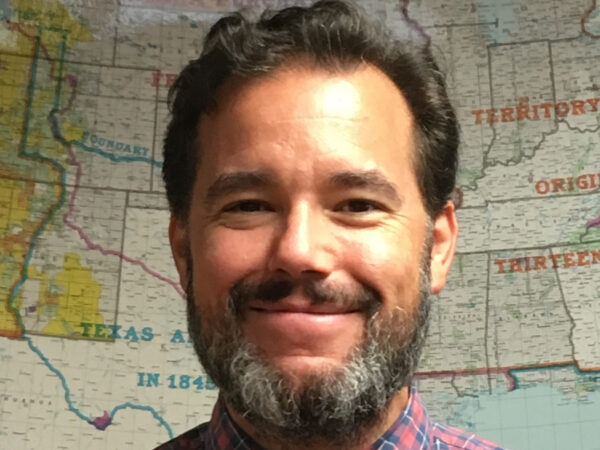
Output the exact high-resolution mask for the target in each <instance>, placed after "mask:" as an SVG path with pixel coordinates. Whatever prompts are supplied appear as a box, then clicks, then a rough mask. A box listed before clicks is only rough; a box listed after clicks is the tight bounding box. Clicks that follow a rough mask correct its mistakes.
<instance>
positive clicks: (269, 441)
mask: <svg viewBox="0 0 600 450" xmlns="http://www.w3.org/2000/svg"><path fill="white" fill-rule="evenodd" d="M409 398H410V389H409V388H408V387H403V388H402V389H401V390H400V391H398V393H397V394H396V396H395V397H393V398H392V400H391V401H390V403H389V405H388V407H387V409H386V410H385V413H384V414H383V417H382V419H381V420H380V421H379V422H377V423H376V424H375V425H373V426H372V427H371V428H369V429H367V430H365V432H364V433H363V438H361V440H360V442H357V443H356V444H354V443H353V444H352V445H350V446H347V445H345V446H344V449H347V450H360V449H364V448H365V446H368V445H369V444H371V443H373V442H375V441H376V440H377V439H378V438H379V437H380V436H381V435H383V434H384V433H385V432H386V431H387V430H388V429H389V428H390V427H391V426H392V424H393V423H394V422H395V421H396V419H397V418H398V416H399V415H400V413H402V411H404V409H405V408H406V405H407V404H408V400H409ZM225 405H226V407H227V412H228V413H229V415H230V417H231V418H232V419H233V421H234V422H235V423H236V425H238V426H239V427H240V428H241V429H242V430H244V431H245V432H246V434H248V435H249V436H250V437H251V438H252V439H253V440H254V441H255V442H256V443H258V444H260V445H261V446H263V447H264V448H266V449H268V450H284V449H285V450H314V449H315V448H319V449H323V450H333V449H335V448H339V447H336V446H335V445H332V444H331V443H328V442H322V441H311V442H310V443H309V444H306V445H298V444H297V443H289V442H286V441H283V440H276V439H273V438H271V437H269V436H268V435H265V434H264V433H262V432H261V430H257V429H255V427H253V426H252V424H251V423H250V422H248V420H246V418H245V417H244V416H243V415H242V414H240V413H238V412H237V411H236V410H235V409H233V408H232V407H231V406H230V405H229V404H227V402H225Z"/></svg>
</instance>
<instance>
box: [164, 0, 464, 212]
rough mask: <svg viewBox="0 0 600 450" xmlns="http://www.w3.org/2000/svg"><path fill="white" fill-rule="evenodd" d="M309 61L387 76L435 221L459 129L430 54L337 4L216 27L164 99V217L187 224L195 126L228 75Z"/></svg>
mask: <svg viewBox="0 0 600 450" xmlns="http://www.w3.org/2000/svg"><path fill="white" fill-rule="evenodd" d="M300 59H301V60H303V61H304V60H308V61H309V62H310V64H312V65H314V66H315V67H317V68H321V69H324V70H329V71H332V72H340V71H351V70H353V69H355V68H357V67H359V66H360V65H361V64H364V63H367V64H372V65H373V66H375V67H377V68H378V69H379V70H381V71H382V72H383V73H385V74H386V75H387V76H388V77H389V78H390V79H391V80H392V81H393V82H394V84H395V85H396V86H397V87H398V89H399V90H400V92H401V93H402V94H403V96H404V98H405V99H406V101H407V103H408V105H409V107H410V109H411V111H412V114H413V116H414V119H415V136H416V147H417V154H416V157H414V158H413V159H414V164H415V172H416V174H417V180H418V183H419V188H420V191H421V195H422V197H423V200H424V204H425V208H426V210H427V212H428V213H429V215H430V216H431V217H435V216H437V215H438V214H439V213H440V211H441V210H442V209H443V207H444V205H445V203H446V201H447V200H448V199H449V198H450V196H451V194H452V191H453V189H454V184H455V178H456V168H457V164H458V151H457V149H458V143H459V132H458V123H457V120H456V116H455V113H454V110H453V109H452V106H451V105H450V101H449V99H448V95H447V93H446V86H445V81H444V77H443V75H442V73H441V72H440V70H439V69H438V66H437V64H436V62H435V61H434V59H433V56H432V54H431V51H430V48H429V45H427V44H426V43H424V44H420V43H417V42H415V41H411V40H399V39H395V38H394V37H392V35H391V33H390V32H389V31H387V30H385V29H384V28H383V26H382V25H381V24H379V23H375V22H373V21H371V20H369V19H368V18H367V17H366V15H365V13H364V11H363V10H362V9H360V8H359V7H358V6H356V5H355V4H354V3H352V2H350V1H345V0H322V1H318V2H317V3H315V4H314V5H312V6H310V7H298V6H293V7H289V8H285V9H282V10H280V11H271V10H267V11H265V12H264V13H263V14H262V15H261V16H260V17H259V18H258V20H254V21H253V20H250V19H248V18H247V17H245V16H244V15H242V14H240V13H233V14H230V15H228V16H225V17H223V18H221V19H220V20H219V21H217V22H216V23H215V24H214V25H213V26H212V28H211V29H210V31H209V32H208V35H207V36H206V38H205V41H204V49H203V50H202V53H201V54H200V57H199V58H198V59H195V60H192V61H190V62H189V63H188V65H187V66H186V67H185V68H184V69H183V70H182V72H181V73H180V74H179V76H178V78H177V79H176V80H175V82H174V84H173V85H172V87H171V89H170V91H169V97H168V102H169V108H170V112H171V119H170V122H169V125H168V128H167V133H166V136H165V139H164V165H163V179H164V182H165V185H166V190H167V198H168V200H169V205H170V209H171V213H172V214H173V215H174V217H176V218H177V219H178V220H182V221H184V222H185V221H186V220H187V216H188V212H189V205H190V196H191V192H192V186H193V184H194V178H195V175H196V169H197V167H196V166H197V164H198V163H199V161H200V157H201V155H200V154H199V152H200V150H199V148H200V145H199V143H200V141H201V139H202V136H198V121H199V119H200V116H201V114H203V113H210V112H212V111H214V110H215V109H216V107H217V105H216V100H215V98H216V94H217V90H218V89H219V87H220V86H221V85H222V84H223V82H224V81H225V80H226V79H228V78H229V77H231V76H237V77H242V78H253V77H260V76H261V75H264V74H266V73H269V72H272V71H274V70H275V69H277V68H278V67H281V66H282V65H284V64H285V63H286V62H291V61H294V60H300Z"/></svg>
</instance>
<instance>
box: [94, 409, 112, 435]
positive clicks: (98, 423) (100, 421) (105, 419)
mask: <svg viewBox="0 0 600 450" xmlns="http://www.w3.org/2000/svg"><path fill="white" fill-rule="evenodd" d="M111 422H112V419H111V418H110V415H109V414H108V412H107V411H104V414H103V415H102V416H99V417H96V418H95V419H94V420H92V425H94V426H95V427H96V428H98V429H99V430H101V431H102V430H105V429H106V427H108V426H109V425H110V424H111Z"/></svg>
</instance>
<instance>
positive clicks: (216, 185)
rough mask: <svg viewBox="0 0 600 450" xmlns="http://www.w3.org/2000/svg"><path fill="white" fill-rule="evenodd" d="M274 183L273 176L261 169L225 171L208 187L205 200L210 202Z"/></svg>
mask: <svg viewBox="0 0 600 450" xmlns="http://www.w3.org/2000/svg"><path fill="white" fill-rule="evenodd" d="M273 184H275V182H274V180H273V177H272V176H270V175H269V174H267V173H265V172H261V171H249V172H246V171H240V172H230V173H223V174H221V175H219V176H218V177H217V179H216V180H215V181H214V182H213V183H212V184H211V185H210V186H209V187H208V190H207V191H206V197H205V199H204V200H205V202H206V203H209V204H210V203H213V202H214V201H215V200H217V199H218V198H220V197H224V196H225V195H229V194H233V193H236V192H241V191H245V190H248V189H256V188H260V187H265V186H272V185H273Z"/></svg>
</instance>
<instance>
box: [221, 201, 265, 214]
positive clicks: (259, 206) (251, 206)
mask: <svg viewBox="0 0 600 450" xmlns="http://www.w3.org/2000/svg"><path fill="white" fill-rule="evenodd" d="M262 211H273V208H271V207H270V206H269V205H268V204H267V203H265V202H261V201H259V200H243V201H240V202H236V203H234V204H232V205H230V206H228V207H226V208H225V212H231V213H253V212H262Z"/></svg>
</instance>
